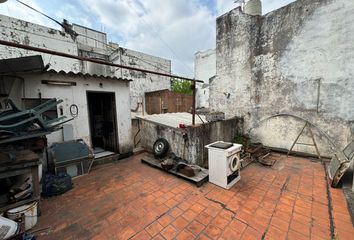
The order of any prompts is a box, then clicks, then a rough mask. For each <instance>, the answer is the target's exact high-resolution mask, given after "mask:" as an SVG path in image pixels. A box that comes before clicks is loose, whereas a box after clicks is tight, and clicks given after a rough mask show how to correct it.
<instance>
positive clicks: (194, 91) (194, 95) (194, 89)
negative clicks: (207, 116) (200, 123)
mask: <svg viewBox="0 0 354 240" xmlns="http://www.w3.org/2000/svg"><path fill="white" fill-rule="evenodd" d="M192 89H193V106H192V124H193V125H195V100H196V99H195V97H196V87H195V82H193V83H192Z"/></svg>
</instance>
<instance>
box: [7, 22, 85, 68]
mask: <svg viewBox="0 0 354 240" xmlns="http://www.w3.org/2000/svg"><path fill="white" fill-rule="evenodd" d="M0 34H1V39H2V40H5V41H10V42H16V43H20V44H24V45H29V46H33V47H40V48H45V49H50V50H54V51H58V52H64V53H68V54H73V55H78V48H77V44H76V43H75V42H74V41H73V39H72V38H71V37H70V35H68V34H65V33H63V32H61V31H58V30H55V29H51V28H47V27H44V26H40V25H37V24H33V23H29V22H25V21H22V20H19V19H16V18H11V17H7V16H4V15H0ZM30 55H38V52H33V51H27V50H23V49H18V48H12V47H7V46H3V45H0V59H4V58H16V57H24V56H30ZM41 55H42V57H43V61H44V63H45V64H48V63H49V64H50V65H51V69H55V70H56V71H60V70H63V71H66V72H69V71H73V72H80V71H81V62H80V61H78V60H74V59H64V60H63V58H62V57H58V56H52V55H49V54H41Z"/></svg>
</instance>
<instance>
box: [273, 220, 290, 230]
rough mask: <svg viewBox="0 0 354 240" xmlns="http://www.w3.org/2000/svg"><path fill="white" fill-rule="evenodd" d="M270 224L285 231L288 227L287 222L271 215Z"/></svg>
mask: <svg viewBox="0 0 354 240" xmlns="http://www.w3.org/2000/svg"><path fill="white" fill-rule="evenodd" d="M270 224H271V225H273V226H274V227H276V228H278V229H280V230H282V231H284V232H287V231H288V229H289V222H287V221H284V220H282V219H280V218H278V217H273V218H272V219H271V222H270Z"/></svg>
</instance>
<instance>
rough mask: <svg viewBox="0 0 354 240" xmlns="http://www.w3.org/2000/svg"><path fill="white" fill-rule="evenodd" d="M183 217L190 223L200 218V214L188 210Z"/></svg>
mask: <svg viewBox="0 0 354 240" xmlns="http://www.w3.org/2000/svg"><path fill="white" fill-rule="evenodd" d="M182 216H183V217H184V218H185V219H186V220H188V221H192V220H193V219H194V218H195V217H197V216H198V214H197V213H196V212H194V211H192V210H191V209H188V210H187V211H185V212H184V213H183V214H182Z"/></svg>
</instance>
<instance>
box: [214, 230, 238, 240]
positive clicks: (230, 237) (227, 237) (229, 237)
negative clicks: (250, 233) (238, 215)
mask: <svg viewBox="0 0 354 240" xmlns="http://www.w3.org/2000/svg"><path fill="white" fill-rule="evenodd" d="M241 235H242V233H239V232H236V231H234V230H233V229H232V228H231V227H226V229H225V230H224V231H223V233H222V234H221V237H220V238H219V239H220V240H237V239H240V238H241Z"/></svg>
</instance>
